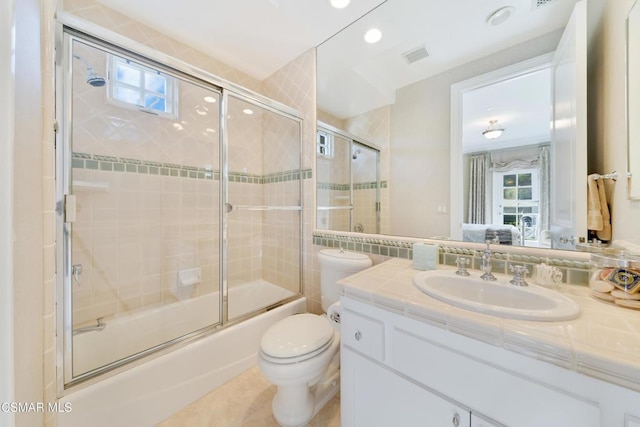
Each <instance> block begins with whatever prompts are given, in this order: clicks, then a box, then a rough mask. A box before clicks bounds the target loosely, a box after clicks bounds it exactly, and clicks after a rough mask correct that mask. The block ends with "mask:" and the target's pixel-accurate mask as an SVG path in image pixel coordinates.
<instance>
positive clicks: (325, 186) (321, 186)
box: [316, 181, 387, 191]
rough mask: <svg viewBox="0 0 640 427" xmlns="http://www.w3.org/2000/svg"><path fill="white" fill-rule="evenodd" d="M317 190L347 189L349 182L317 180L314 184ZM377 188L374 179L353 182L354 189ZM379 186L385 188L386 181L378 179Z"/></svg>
mask: <svg viewBox="0 0 640 427" xmlns="http://www.w3.org/2000/svg"><path fill="white" fill-rule="evenodd" d="M316 188H317V189H318V190H336V191H349V184H334V183H332V182H318V183H317V184H316ZM376 188H378V184H377V183H376V181H371V182H354V183H353V189H354V190H372V189H376ZM380 188H387V181H380Z"/></svg>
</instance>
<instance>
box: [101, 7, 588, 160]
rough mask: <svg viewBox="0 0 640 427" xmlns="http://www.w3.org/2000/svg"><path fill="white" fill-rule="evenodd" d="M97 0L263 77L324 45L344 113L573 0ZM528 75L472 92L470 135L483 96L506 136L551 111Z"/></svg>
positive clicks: (334, 95) (509, 40) (478, 124)
mask: <svg viewBox="0 0 640 427" xmlns="http://www.w3.org/2000/svg"><path fill="white" fill-rule="evenodd" d="M97 1H99V2H100V3H102V4H104V5H106V6H108V7H110V8H112V9H114V10H116V11H119V12H121V13H123V14H125V15H127V16H130V17H132V18H133V19H135V20H137V21H139V22H141V23H143V24H146V25H148V26H150V27H152V28H154V29H156V30H159V31H161V32H162V33H164V34H167V35H168V36H170V37H172V38H174V39H176V40H179V41H181V42H183V43H186V44H188V45H190V46H193V47H195V48H197V49H199V50H201V51H202V52H204V53H206V54H208V55H211V56H212V57H214V58H216V59H219V60H221V61H223V62H225V63H227V64H228V65H230V66H232V67H234V68H236V69H239V70H241V71H243V72H245V73H247V74H249V75H251V76H253V77H255V78H257V79H259V80H263V79H265V78H266V77H268V76H269V75H271V74H272V73H273V72H274V71H276V70H278V69H279V68H281V67H282V66H284V65H286V64H287V63H289V62H290V61H291V60H293V59H295V58H296V57H298V56H299V55H300V54H302V53H303V52H305V51H307V50H308V49H310V48H311V47H313V46H317V45H320V46H319V48H318V76H317V80H318V82H317V84H318V105H319V108H321V109H323V110H325V111H327V112H330V113H332V114H334V115H335V116H337V117H340V118H346V117H352V116H354V115H357V114H361V113H363V112H365V111H369V110H371V109H373V108H377V107H380V106H383V105H388V104H391V103H393V102H394V101H395V92H396V90H397V89H398V88H400V87H404V86H406V85H408V84H410V83H413V82H416V81H419V80H422V79H424V78H427V77H429V76H433V75H436V74H439V73H441V72H443V71H446V70H448V69H451V68H454V67H458V66H460V65H463V64H466V63H469V62H471V61H473V60H475V59H478V58H481V57H483V56H486V55H488V54H491V53H495V52H498V51H501V50H503V49H506V48H509V47H512V46H515V45H517V44H520V43H522V42H524V41H527V40H530V39H532V38H535V37H538V36H541V35H544V34H547V33H550V32H552V31H554V30H557V29H559V28H563V27H564V25H565V23H566V22H567V21H568V18H569V16H570V14H571V11H572V9H573V5H574V4H575V2H576V0H550V1H547V2H546V4H544V5H543V6H541V7H537V8H536V7H534V5H535V4H536V1H538V0H482V1H479V0H446V1H445V0H388V1H383V0H351V3H350V4H349V6H347V7H346V8H345V9H335V8H333V7H331V6H330V4H329V0H311V1H310V0H306V1H301V0H181V1H175V0H135V1H132V0H97ZM507 5H509V6H513V7H515V13H514V14H513V15H512V16H511V17H510V19H509V20H507V21H506V22H505V23H503V24H502V25H500V26H490V25H487V22H486V21H487V17H488V16H489V15H490V14H491V13H492V12H494V11H496V10H497V9H499V8H501V7H503V6H507ZM372 9H374V10H373V11H372V12H371V13H368V14H367V12H368V11H370V10H372ZM354 21H355V22H354ZM349 24H351V25H349ZM374 26H375V27H377V28H379V29H380V30H381V31H382V33H383V37H382V40H381V41H380V42H379V43H377V44H375V45H369V44H366V43H364V42H363V40H362V35H363V34H364V31H365V29H368V28H370V27H374ZM345 27H346V28H345ZM341 30H342V31H341ZM336 33H337V34H336ZM334 34H335V36H334V37H332V36H333V35H334ZM423 44H424V45H425V47H426V49H427V51H428V52H429V56H428V57H427V58H426V59H424V60H421V61H419V62H416V63H413V64H410V65H409V64H407V62H406V61H405V60H404V58H403V57H402V56H401V54H402V53H404V52H406V51H408V50H411V49H414V48H416V47H418V46H421V45H423ZM524 81H525V79H519V80H518V81H517V82H516V81H512V82H509V83H508V85H509V86H510V87H509V89H508V91H507V92H505V93H508V94H510V96H508V97H507V98H508V99H507V98H505V99H502V98H500V99H499V95H497V94H496V93H491V94H487V93H486V91H488V90H496V89H497V87H496V88H493V89H489V88H484V89H483V90H478V91H477V92H475V93H470V94H468V100H469V105H476V106H477V107H476V111H465V112H464V121H465V132H466V133H467V135H469V137H468V138H467V140H469V139H473V136H472V135H476V137H477V135H479V134H480V133H481V129H482V128H484V127H486V126H487V125H488V123H485V122H486V117H487V108H488V106H487V105H485V103H483V102H482V100H483V99H484V100H486V99H492V100H494V102H493V104H494V105H492V106H493V107H495V108H497V107H498V106H500V108H501V110H500V114H502V115H505V114H506V115H507V116H509V119H508V122H509V125H508V129H507V132H505V134H504V135H503V137H502V138H504V140H506V139H509V138H512V137H516V136H517V135H520V133H519V132H520V131H516V128H517V126H521V125H524V126H526V125H527V124H530V123H531V122H532V121H531V120H528V119H526V118H531V117H532V115H535V116H536V117H540V116H543V115H546V114H547V113H548V104H546V105H543V104H544V103H545V102H548V98H546V99H540V98H539V97H536V95H538V94H539V92H540V86H539V85H540V84H542V83H541V82H540V81H537V82H536V83H534V86H532V87H533V88H534V89H532V88H526V87H519V88H518V87H515V84H516V83H523V82H524ZM505 84H507V83H505ZM545 93H546V94H548V92H545ZM543 98H544V97H543ZM534 99H535V100H534ZM529 101H531V102H529ZM509 103H511V104H509ZM532 106H535V107H532ZM524 108H528V109H529V110H528V111H525V110H524ZM531 108H537V109H538V110H537V112H534V111H533V110H531ZM506 111H510V113H506ZM525 117H526V118H525ZM545 117H548V116H545ZM523 118H524V119H523ZM499 119H500V118H499ZM505 120H506V119H505ZM515 121H518V123H517V126H516V122H515ZM538 122H539V120H538ZM505 123H506V122H505ZM542 123H543V124H542V125H539V126H540V127H539V128H538V129H531V128H528V129H526V130H523V131H522V132H527V135H529V138H544V137H546V136H540V135H542V134H544V133H545V129H543V128H545V127H546V132H548V125H549V123H548V119H546V120H543V121H542ZM478 129H480V132H479V131H478ZM523 129H524V128H523ZM532 135H533V136H532ZM471 142H473V141H471ZM476 142H477V143H479V142H480V141H476ZM472 150H473V148H472Z"/></svg>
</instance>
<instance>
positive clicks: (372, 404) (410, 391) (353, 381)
mask: <svg viewBox="0 0 640 427" xmlns="http://www.w3.org/2000/svg"><path fill="white" fill-rule="evenodd" d="M341 363H342V366H341V372H340V375H341V382H342V388H341V396H342V399H343V402H346V401H348V402H349V403H348V404H343V405H342V408H341V417H342V424H341V425H342V426H345V427H346V426H367V427H374V426H381V427H383V426H384V427H388V426H402V427H411V426H416V427H417V426H423V427H424V426H442V427H444V426H452V427H455V426H458V427H462V426H464V427H468V426H469V425H470V424H469V423H470V422H471V413H470V411H469V409H468V408H463V407H461V406H458V405H456V404H455V403H454V402H452V401H449V400H446V399H444V398H442V397H441V396H438V395H436V394H434V393H431V392H429V391H428V390H426V389H425V388H423V387H421V386H420V385H418V384H416V383H414V382H412V381H410V380H408V379H406V378H403V377H402V376H401V375H398V374H397V373H394V372H392V371H391V370H388V369H385V368H383V367H381V366H380V365H378V364H377V363H375V362H372V361H371V360H369V359H367V358H366V357H363V356H361V355H360V354H359V353H357V352H355V351H352V350H349V349H346V350H345V351H344V353H342V354H341ZM487 427H489V426H487Z"/></svg>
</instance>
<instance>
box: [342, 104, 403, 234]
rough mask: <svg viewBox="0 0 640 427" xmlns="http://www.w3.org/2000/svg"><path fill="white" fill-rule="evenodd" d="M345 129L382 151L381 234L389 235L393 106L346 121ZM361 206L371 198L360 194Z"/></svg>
mask: <svg viewBox="0 0 640 427" xmlns="http://www.w3.org/2000/svg"><path fill="white" fill-rule="evenodd" d="M344 124H345V127H344V129H345V130H346V131H347V132H349V133H352V134H354V135H357V136H359V137H361V138H363V139H364V140H365V141H367V142H371V143H373V144H375V145H376V147H377V148H378V149H379V150H380V180H381V181H382V183H383V186H382V188H381V189H380V233H382V234H388V233H389V224H390V220H389V213H390V206H389V203H390V202H389V191H392V185H393V183H392V182H390V181H389V158H390V152H389V149H390V141H391V140H390V138H391V106H385V107H380V108H377V109H375V110H371V111H368V112H366V113H364V114H360V115H358V116H355V117H350V118H348V119H346V120H345V121H344ZM358 197H360V198H361V200H360V201H359V202H358V203H359V204H363V205H364V204H365V203H367V202H368V200H370V198H371V197H370V196H369V197H367V195H366V194H364V193H362V194H359V195H358ZM370 230H372V229H371V228H369V227H366V228H365V232H367V233H371V232H372V231H370Z"/></svg>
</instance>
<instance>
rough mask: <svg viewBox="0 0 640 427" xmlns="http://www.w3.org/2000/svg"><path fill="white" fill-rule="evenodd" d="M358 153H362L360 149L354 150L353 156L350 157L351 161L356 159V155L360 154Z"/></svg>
mask: <svg viewBox="0 0 640 427" xmlns="http://www.w3.org/2000/svg"><path fill="white" fill-rule="evenodd" d="M360 153H362V151H360V149H359V148H358V149H356V150H355V151H354V152H353V155H352V156H351V157H352V158H353V160H355V159H357V158H358V154H360Z"/></svg>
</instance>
